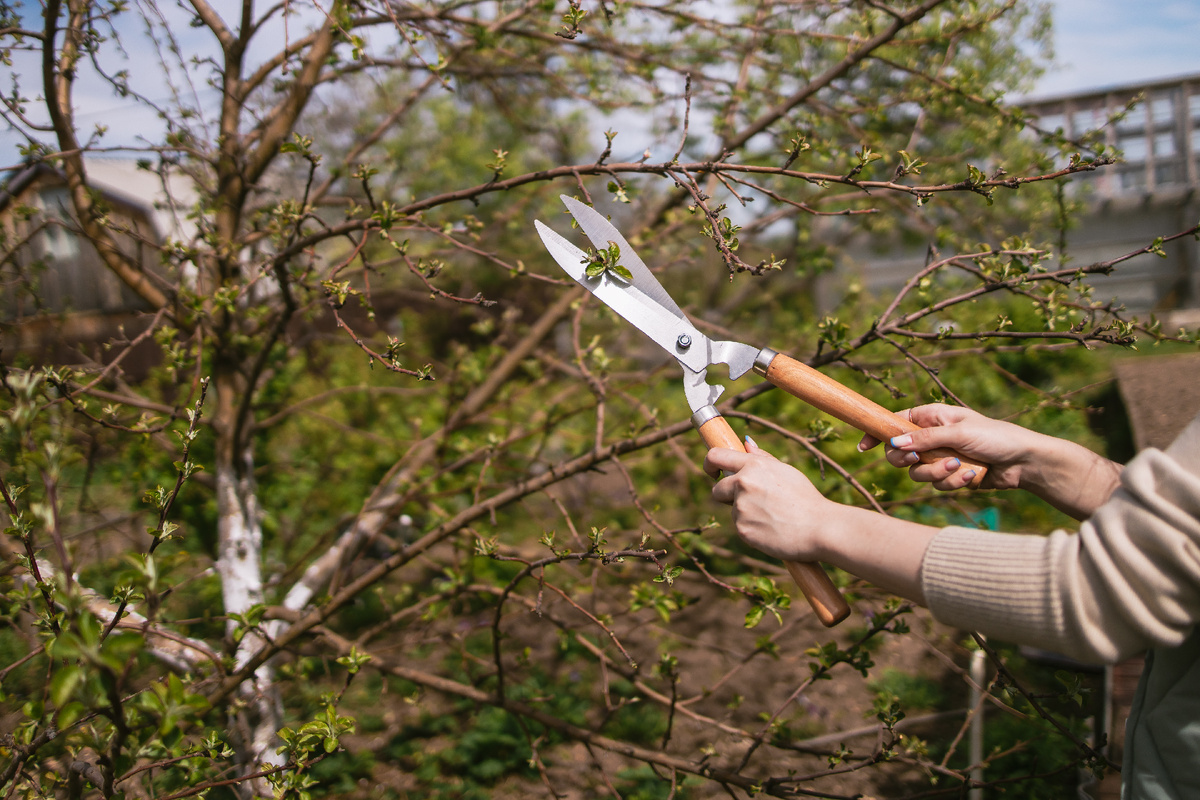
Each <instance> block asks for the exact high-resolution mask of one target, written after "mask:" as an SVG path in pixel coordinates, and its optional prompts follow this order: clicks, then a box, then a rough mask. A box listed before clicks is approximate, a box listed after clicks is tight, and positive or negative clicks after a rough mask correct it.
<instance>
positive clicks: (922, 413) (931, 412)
mask: <svg viewBox="0 0 1200 800" xmlns="http://www.w3.org/2000/svg"><path fill="white" fill-rule="evenodd" d="M908 411H909V414H908V419H909V420H910V421H911V422H913V423H914V424H916V425H919V426H920V427H922V428H938V427H942V426H945V425H953V424H954V423H956V422H962V421H963V420H964V419H966V418H967V417H969V416H971V415H972V414H973V413H975V412H973V411H971V410H970V409H969V408H963V407H962V406H949V405H946V404H945V403H927V404H926V405H923V406H915V407H913V408H910V409H909V410H908Z"/></svg>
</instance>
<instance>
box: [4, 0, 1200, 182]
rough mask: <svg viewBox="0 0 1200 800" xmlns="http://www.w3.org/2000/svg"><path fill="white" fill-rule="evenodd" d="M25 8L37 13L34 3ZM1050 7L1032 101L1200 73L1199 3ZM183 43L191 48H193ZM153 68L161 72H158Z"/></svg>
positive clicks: (118, 138)
mask: <svg viewBox="0 0 1200 800" xmlns="http://www.w3.org/2000/svg"><path fill="white" fill-rule="evenodd" d="M26 5H28V6H30V7H32V8H36V7H37V5H36V2H34V1H33V0H26ZM1050 5H1051V6H1052V8H1053V15H1054V34H1053V37H1054V51H1055V60H1056V66H1055V67H1053V68H1051V69H1050V70H1048V71H1047V73H1046V74H1045V75H1044V76H1043V77H1042V78H1041V79H1040V80H1039V81H1038V83H1037V85H1036V87H1035V89H1034V90H1033V92H1032V93H1031V95H1030V96H1031V97H1034V98H1045V97H1051V96H1057V95H1061V94H1069V93H1073V92H1078V91H1085V90H1092V89H1100V88H1105V87H1109V86H1117V85H1125V84H1131V83H1138V82H1142V81H1150V80H1155V79H1159V78H1174V77H1179V76H1182V75H1189V74H1200V0H1162V1H1159V2H1156V1H1155V0H1140V1H1139V0H1050ZM180 27H181V28H182V32H181V34H180V35H181V36H183V37H186V36H187V35H188V31H187V29H186V26H180ZM181 44H183V46H184V47H185V48H186V47H187V46H188V42H187V41H183V42H181ZM16 68H18V69H19V68H20V66H19V65H17V67H16ZM153 69H155V70H156V71H157V69H158V67H157V65H155V66H154V67H153ZM81 88H83V91H81V92H79V94H78V103H79V107H78V110H77V119H78V120H79V122H80V124H81V125H82V126H83V128H84V131H85V133H84V136H85V137H86V135H87V133H86V131H87V130H88V129H89V128H90V127H91V126H94V125H97V124H104V125H107V126H109V128H110V131H109V134H108V135H106V137H105V139H104V141H105V142H106V143H109V144H117V143H118V142H120V143H127V142H130V141H133V140H134V139H135V137H136V134H137V133H138V132H149V131H153V130H156V129H158V127H159V125H160V123H159V122H158V121H157V120H156V119H155V118H154V115H153V113H151V112H147V111H139V112H138V113H130V111H131V109H130V107H129V106H122V104H121V101H120V100H119V99H117V98H113V97H112V96H111V95H110V94H109V93H108V92H107V91H97V92H96V93H95V94H92V93H90V92H88V91H87V87H81ZM190 88H191V89H193V90H194V91H196V93H197V94H199V95H201V97H200V98H198V99H199V101H200V102H201V103H202V104H205V105H207V102H208V98H207V97H206V95H210V94H211V95H212V96H213V97H214V98H215V96H216V93H215V90H211V89H208V88H207V87H204V86H203V85H198V86H193V87H190ZM122 140H123V141H122ZM19 141H20V140H19V139H18V138H17V137H15V136H14V135H13V134H12V133H11V132H8V131H5V130H0V169H3V168H5V167H8V166H10V165H12V164H15V163H16V162H17V160H18V159H19V156H18V154H17V152H16V146H17V144H18V142H19Z"/></svg>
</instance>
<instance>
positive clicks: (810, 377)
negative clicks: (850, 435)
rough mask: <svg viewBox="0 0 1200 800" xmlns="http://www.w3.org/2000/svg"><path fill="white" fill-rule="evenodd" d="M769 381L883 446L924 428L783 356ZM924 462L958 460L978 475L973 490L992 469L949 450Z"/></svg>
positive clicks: (941, 450)
mask: <svg viewBox="0 0 1200 800" xmlns="http://www.w3.org/2000/svg"><path fill="white" fill-rule="evenodd" d="M771 353H772V351H769V350H764V351H763V354H760V363H761V361H764V360H766V358H768V357H770V354H771ZM765 376H766V379H767V380H768V381H770V382H771V383H773V384H775V385H776V386H778V387H779V388H780V389H783V390H784V391H785V392H787V393H789V394H791V395H794V396H796V397H798V398H800V399H801V400H803V401H804V402H806V403H808V404H809V405H811V406H813V407H814V408H817V409H820V410H821V411H824V412H825V413H826V414H829V415H830V416H833V417H837V418H838V419H840V420H841V421H842V422H845V423H848V424H850V425H853V426H854V427H856V428H858V429H859V430H860V431H862V432H863V433H868V434H870V435H871V436H874V437H875V438H876V439H878V440H879V441H881V442H886V441H887V440H889V439H891V438H892V437H893V436H899V435H900V434H902V433H911V432H912V431H915V430H920V426H919V425H916V424H915V423H912V422H909V421H908V420H906V419H904V418H903V417H898V416H896V415H895V414H893V413H892V412H891V411H888V410H887V409H886V408H884V407H883V406H881V405H879V404H878V403H875V402H873V401H871V400H868V399H867V398H865V397H863V396H862V395H861V394H859V393H858V392H856V391H854V390H853V389H848V388H846V387H845V386H843V385H842V384H840V383H838V382H837V381H835V380H834V379H833V378H830V377H829V376H827V375H824V374H822V373H820V372H818V371H817V370H815V369H813V368H812V367H810V366H808V365H807V364H803V363H801V362H799V361H797V360H796V359H794V358H790V357H789V356H785V355H783V354H782V353H775V354H774V357H773V358H771V360H770V364H769V365H768V366H767V368H766V372H765ZM920 457H921V461H923V462H925V463H929V462H932V461H937V460H938V459H942V458H957V459H958V460H959V461H960V462H961V463H962V466H960V467H959V468H958V471H959V472H964V471H967V470H975V475H974V476H973V477H972V478H971V480H970V482H969V483H968V484H967V485H968V486H970V487H971V488H972V489H975V488H978V486H979V482H980V481H982V480H983V476H984V475H986V474H987V470H988V467H987V465H986V464H983V463H981V462H978V461H974V460H972V459H969V458H966V457H965V456H962V455H959V454H958V453H956V452H954V451H953V450H951V449H949V448H947V447H939V448H937V449H934V450H926V451H925V452H923V453H921V454H920Z"/></svg>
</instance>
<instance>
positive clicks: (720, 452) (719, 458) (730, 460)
mask: <svg viewBox="0 0 1200 800" xmlns="http://www.w3.org/2000/svg"><path fill="white" fill-rule="evenodd" d="M749 457H750V456H749V454H748V453H743V452H740V451H738V450H730V449H728V448H726V447H714V448H713V449H711V450H709V451H708V455H706V456H705V457H704V471H705V472H707V473H708V474H709V475H710V476H711V477H713V478H719V477H721V473H722V472H729V473H734V472H737V471H738V470H740V469H741V468H742V467H744V466H745V465H746V461H747V460H748V459H749Z"/></svg>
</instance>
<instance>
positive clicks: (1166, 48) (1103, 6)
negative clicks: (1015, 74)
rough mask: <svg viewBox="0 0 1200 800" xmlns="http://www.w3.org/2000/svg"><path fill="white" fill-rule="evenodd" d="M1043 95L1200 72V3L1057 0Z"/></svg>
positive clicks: (1194, 0)
mask: <svg viewBox="0 0 1200 800" xmlns="http://www.w3.org/2000/svg"><path fill="white" fill-rule="evenodd" d="M1051 5H1052V6H1053V8H1054V51H1055V61H1056V62H1057V64H1058V66H1057V68H1055V69H1053V70H1051V71H1049V72H1048V73H1047V74H1046V75H1045V76H1043V77H1042V79H1041V80H1040V81H1039V82H1038V86H1037V89H1036V90H1035V94H1036V95H1037V96H1039V97H1044V96H1048V95H1058V94H1067V93H1070V92H1076V91H1081V90H1087V89H1097V88H1102V87H1106V86H1114V85H1121V84H1128V83H1138V82H1141V81H1149V80H1153V79H1155V78H1171V77H1177V76H1180V75H1190V74H1197V73H1200V0H1164V1H1163V2H1155V1H1154V0H1141V2H1139V1H1138V0H1053V1H1052V3H1051Z"/></svg>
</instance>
